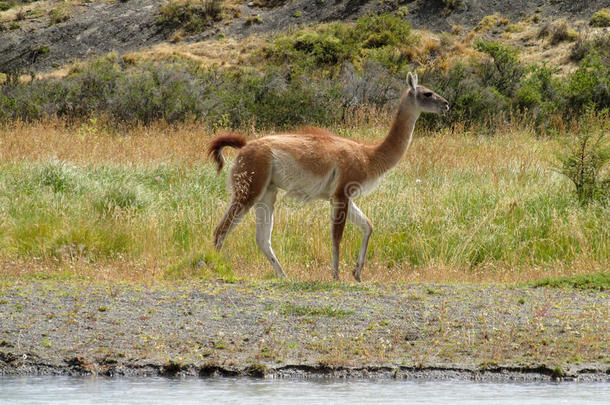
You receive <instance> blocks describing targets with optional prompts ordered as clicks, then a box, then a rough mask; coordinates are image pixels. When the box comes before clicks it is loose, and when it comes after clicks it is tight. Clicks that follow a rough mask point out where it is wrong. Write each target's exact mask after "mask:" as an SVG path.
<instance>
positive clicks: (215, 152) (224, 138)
mask: <svg viewBox="0 0 610 405" xmlns="http://www.w3.org/2000/svg"><path fill="white" fill-rule="evenodd" d="M247 142H248V141H247V140H246V138H245V137H243V136H241V135H237V134H227V135H221V136H219V137H217V138H215V139H214V140H213V141H212V143H210V146H208V155H209V156H210V157H212V158H213V159H214V161H215V162H216V166H217V170H218V172H219V173H220V171H221V170H222V168H223V166H224V164H225V160H224V158H223V157H222V153H221V152H222V148H224V147H225V146H230V147H232V148H236V149H239V148H243V147H244V146H246V143H247Z"/></svg>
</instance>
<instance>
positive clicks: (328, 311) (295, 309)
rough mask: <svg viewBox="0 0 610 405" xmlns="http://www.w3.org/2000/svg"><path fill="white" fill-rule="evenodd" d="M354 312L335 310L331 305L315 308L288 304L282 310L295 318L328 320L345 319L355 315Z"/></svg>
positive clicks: (284, 313)
mask: <svg viewBox="0 0 610 405" xmlns="http://www.w3.org/2000/svg"><path fill="white" fill-rule="evenodd" d="M353 313H354V311H351V310H349V311H346V310H343V309H335V308H332V307H331V306H329V305H326V306H323V307H314V306H308V305H303V306H302V305H294V304H286V305H284V307H283V308H282V314H283V315H293V316H325V317H327V318H345V317H346V316H348V315H351V314H353Z"/></svg>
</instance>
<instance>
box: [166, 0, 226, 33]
mask: <svg viewBox="0 0 610 405" xmlns="http://www.w3.org/2000/svg"><path fill="white" fill-rule="evenodd" d="M221 5H222V1H221V0H203V1H201V2H199V3H195V2H194V0H181V1H171V2H169V3H167V4H166V5H164V6H162V7H161V8H159V16H158V17H157V24H159V25H161V26H163V27H165V28H168V29H172V30H176V29H179V28H181V29H183V30H184V31H185V32H188V33H197V32H201V31H204V30H205V29H206V28H208V27H209V26H210V25H211V23H212V22H213V21H219V20H220V19H221V18H222V6H221Z"/></svg>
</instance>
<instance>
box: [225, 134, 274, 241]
mask: <svg viewBox="0 0 610 405" xmlns="http://www.w3.org/2000/svg"><path fill="white" fill-rule="evenodd" d="M248 146H249V145H247V146H245V147H244V149H242V152H241V153H240V154H239V156H238V157H237V159H236V160H235V166H234V167H233V170H232V172H231V183H232V186H233V200H232V201H231V204H229V208H227V211H226V212H225V215H224V216H223V217H222V220H220V223H219V224H218V226H217V227H216V229H215V230H214V247H215V248H216V249H217V250H220V249H221V248H222V245H223V244H224V241H225V239H226V237H227V235H228V234H229V232H231V231H232V230H233V228H235V227H236V226H237V224H239V222H240V221H241V219H242V218H243V217H244V215H245V214H246V213H247V212H248V210H249V209H250V208H251V207H252V206H253V205H254V203H255V202H256V201H257V200H258V199H259V198H261V196H263V195H264V193H265V192H266V190H267V187H268V186H269V181H270V178H271V176H270V173H271V154H270V153H271V152H270V151H269V150H266V149H256V148H249V147H248Z"/></svg>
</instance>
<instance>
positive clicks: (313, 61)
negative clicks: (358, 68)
mask: <svg viewBox="0 0 610 405" xmlns="http://www.w3.org/2000/svg"><path fill="white" fill-rule="evenodd" d="M415 41H416V38H415V37H414V36H413V35H412V34H411V26H410V25H409V24H408V23H407V22H406V21H404V20H402V19H401V18H400V17H398V16H396V15H394V14H382V15H365V16H362V17H360V18H359V19H358V20H357V21H356V24H355V27H349V26H348V25H347V24H345V23H341V22H336V23H332V24H329V25H327V26H323V27H317V29H315V30H313V29H311V28H303V29H301V30H299V31H297V32H296V33H293V34H288V35H280V36H278V37H275V38H274V39H273V40H271V41H270V43H269V44H268V46H267V47H265V49H264V50H263V56H264V57H265V58H267V59H269V60H271V61H274V62H276V63H281V64H288V65H293V66H296V67H298V68H299V69H300V70H301V71H303V72H306V71H311V70H312V69H313V70H319V69H320V67H333V68H335V71H338V70H339V67H340V65H341V64H342V63H344V62H350V63H355V62H358V61H359V60H360V59H373V60H377V61H379V62H381V63H384V62H386V63H388V62H389V61H393V62H391V64H392V65H393V67H394V68H395V70H397V69H398V68H400V67H401V66H402V65H404V64H405V63H406V62H408V61H409V59H408V58H407V57H405V55H406V52H407V50H408V49H409V46H411V45H413V44H414V42H415ZM391 54H396V55H398V57H392V56H390V55H391ZM386 63H384V64H386Z"/></svg>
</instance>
